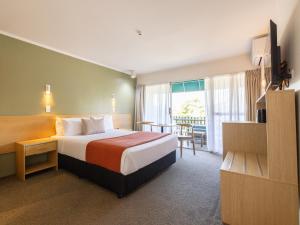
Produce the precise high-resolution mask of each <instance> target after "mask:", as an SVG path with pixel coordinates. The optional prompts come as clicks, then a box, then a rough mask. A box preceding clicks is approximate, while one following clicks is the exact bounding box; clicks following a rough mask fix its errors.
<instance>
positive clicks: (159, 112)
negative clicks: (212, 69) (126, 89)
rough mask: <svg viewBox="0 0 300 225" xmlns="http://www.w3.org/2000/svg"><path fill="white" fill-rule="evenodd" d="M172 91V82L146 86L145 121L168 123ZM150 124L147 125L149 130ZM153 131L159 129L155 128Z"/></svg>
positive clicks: (146, 127)
mask: <svg viewBox="0 0 300 225" xmlns="http://www.w3.org/2000/svg"><path fill="white" fill-rule="evenodd" d="M170 106H171V91H170V84H169V83H167V84H158V85H147V86H145V115H144V120H145V121H152V122H154V123H156V124H168V123H170V121H171V118H170ZM148 128H149V126H145V129H146V130H148ZM153 131H159V128H157V129H156V128H154V127H153Z"/></svg>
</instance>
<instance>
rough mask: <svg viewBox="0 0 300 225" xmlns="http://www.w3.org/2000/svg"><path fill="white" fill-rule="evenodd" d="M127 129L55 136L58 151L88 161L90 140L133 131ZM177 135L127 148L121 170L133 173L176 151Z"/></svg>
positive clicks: (122, 172) (125, 173)
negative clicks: (87, 152)
mask: <svg viewBox="0 0 300 225" xmlns="http://www.w3.org/2000/svg"><path fill="white" fill-rule="evenodd" d="M133 132H134V131H127V130H110V131H107V132H105V133H100V134H92V135H78V136H53V137H54V138H55V139H57V140H58V152H59V153H61V154H64V155H68V156H70V157H73V158H76V159H78V160H82V161H86V158H85V157H86V154H85V152H86V146H87V144H88V143H89V142H90V141H94V140H99V139H105V138H112V137H119V136H124V135H128V134H131V133H133ZM176 147H177V136H176V135H173V134H170V135H167V136H165V137H163V138H160V139H158V140H155V141H151V142H148V143H145V144H142V145H137V146H134V147H130V148H127V149H126V150H125V151H124V152H123V154H122V158H121V167H120V168H121V169H120V172H121V174H123V175H128V174H131V173H133V172H135V171H137V170H139V169H141V168H143V167H145V166H147V165H149V164H151V163H153V162H155V161H157V160H158V159H160V158H162V157H164V156H166V155H167V154H169V153H170V152H172V151H174V150H175V149H176Z"/></svg>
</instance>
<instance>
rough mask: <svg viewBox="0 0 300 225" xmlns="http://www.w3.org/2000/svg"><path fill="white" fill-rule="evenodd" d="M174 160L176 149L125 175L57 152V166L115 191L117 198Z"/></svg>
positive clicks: (132, 189)
mask: <svg viewBox="0 0 300 225" xmlns="http://www.w3.org/2000/svg"><path fill="white" fill-rule="evenodd" d="M175 162H176V151H173V152H171V153H169V154H168V155H166V156H164V157H163V158H161V159H159V160H157V161H155V162H153V163H151V164H150V165H148V166H145V167H143V168H141V169H139V170H138V171H136V172H134V173H132V174H129V175H126V176H125V175H123V174H120V173H116V172H113V171H111V170H108V169H105V168H103V167H101V166H97V165H93V164H90V163H87V162H84V161H81V160H78V159H75V158H73V157H70V156H67V155H63V154H58V165H59V168H62V169H65V170H68V171H70V172H71V173H74V174H76V175H77V176H79V177H81V178H86V179H88V180H90V181H93V182H94V183H96V184H98V185H101V186H102V187H104V188H107V189H109V190H111V191H113V192H115V193H116V194H117V195H118V197H119V198H122V197H124V196H125V195H127V194H128V193H130V192H132V191H134V190H135V189H136V188H137V187H138V186H140V185H142V184H143V183H145V182H147V181H148V180H150V179H151V178H152V177H154V176H155V175H157V174H158V173H159V172H161V171H163V170H164V169H166V168H168V167H169V166H170V165H172V164H173V163H175Z"/></svg>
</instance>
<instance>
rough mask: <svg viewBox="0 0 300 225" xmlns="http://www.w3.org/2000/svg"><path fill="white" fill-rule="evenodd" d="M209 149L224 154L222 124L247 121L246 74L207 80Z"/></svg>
mask: <svg viewBox="0 0 300 225" xmlns="http://www.w3.org/2000/svg"><path fill="white" fill-rule="evenodd" d="M205 94H206V124H207V148H208V150H209V151H213V152H216V153H220V154H222V153H223V148H222V122H224V121H243V120H245V73H244V72H243V73H236V74H228V75H222V76H216V77H211V78H207V79H205Z"/></svg>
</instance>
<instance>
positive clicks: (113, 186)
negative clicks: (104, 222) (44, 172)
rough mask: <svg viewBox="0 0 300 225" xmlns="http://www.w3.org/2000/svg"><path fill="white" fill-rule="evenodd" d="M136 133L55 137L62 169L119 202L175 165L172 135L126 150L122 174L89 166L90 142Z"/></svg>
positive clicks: (174, 145)
mask: <svg viewBox="0 0 300 225" xmlns="http://www.w3.org/2000/svg"><path fill="white" fill-rule="evenodd" d="M134 133H135V132H133V131H128V130H110V131H106V132H104V133H99V134H91V135H77V136H54V137H55V138H56V139H57V140H58V153H59V156H58V157H59V159H58V161H59V162H58V163H59V167H60V168H62V169H65V170H68V171H70V172H72V173H74V174H76V175H77V176H79V177H81V178H86V179H88V180H90V181H93V182H95V183H97V184H99V185H101V186H102V187H104V188H107V189H109V190H111V191H113V192H115V193H116V194H117V196H118V197H119V198H121V197H124V196H125V195H127V194H128V193H130V192H132V191H134V190H135V189H136V188H137V187H139V186H140V185H142V184H144V183H145V182H147V181H148V180H150V179H151V178H153V177H154V176H155V175H157V174H158V173H160V172H161V171H163V170H164V169H166V168H168V167H169V166H170V165H172V164H173V163H175V162H176V147H177V136H175V135H172V134H169V135H166V136H163V137H161V138H158V139H156V140H153V141H150V142H147V143H143V144H140V145H136V146H133V147H129V148H126V150H125V151H124V152H123V153H122V155H121V161H120V170H119V172H116V171H113V170H111V169H108V168H106V167H104V166H100V165H96V164H93V163H90V162H87V159H86V155H87V154H86V153H87V152H86V151H87V146H88V145H90V143H91V142H94V141H96V140H110V139H114V138H118V137H126V136H128V135H131V134H134Z"/></svg>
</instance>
